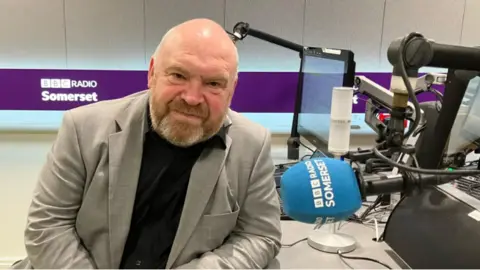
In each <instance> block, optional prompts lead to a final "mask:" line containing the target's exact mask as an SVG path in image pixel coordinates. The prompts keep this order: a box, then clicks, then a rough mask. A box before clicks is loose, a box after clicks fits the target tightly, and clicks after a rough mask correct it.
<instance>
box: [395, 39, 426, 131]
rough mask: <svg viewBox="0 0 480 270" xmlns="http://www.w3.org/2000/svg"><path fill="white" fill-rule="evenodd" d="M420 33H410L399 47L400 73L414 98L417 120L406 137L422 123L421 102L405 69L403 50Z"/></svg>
mask: <svg viewBox="0 0 480 270" xmlns="http://www.w3.org/2000/svg"><path fill="white" fill-rule="evenodd" d="M418 35H419V34H418V33H414V32H413V33H410V34H408V35H407V36H406V37H404V38H403V40H402V42H401V43H400V47H399V48H398V61H399V62H398V64H399V65H400V73H401V77H402V79H403V83H404V84H405V87H406V88H407V91H408V95H409V96H410V97H411V99H412V103H413V107H414V109H415V115H416V117H415V120H414V121H413V124H412V125H410V128H409V129H408V131H407V133H405V137H409V136H410V135H411V134H412V133H413V132H414V131H415V130H416V129H417V127H418V124H419V123H420V117H419V116H420V111H421V109H420V103H419V102H418V99H417V96H416V95H415V90H413V87H412V85H411V84H410V81H409V80H408V75H407V70H406V69H405V61H404V59H403V50H404V48H405V45H406V43H407V41H409V40H410V39H411V38H412V37H414V36H418Z"/></svg>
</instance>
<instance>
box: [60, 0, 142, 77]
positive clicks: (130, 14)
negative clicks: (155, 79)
mask: <svg viewBox="0 0 480 270" xmlns="http://www.w3.org/2000/svg"><path fill="white" fill-rule="evenodd" d="M65 21H66V29H67V57H68V58H67V65H68V68H69V69H114V70H144V69H146V68H147V65H146V64H145V57H144V56H145V25H144V21H145V20H144V1H132V0H101V1H98V0H68V1H65Z"/></svg>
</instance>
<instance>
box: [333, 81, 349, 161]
mask: <svg viewBox="0 0 480 270" xmlns="http://www.w3.org/2000/svg"><path fill="white" fill-rule="evenodd" d="M352 98H353V88H352V87H334V88H333V91H332V108H331V109H330V130H329V134H328V152H330V153H332V154H333V155H334V156H335V157H340V156H343V155H345V154H346V153H348V151H349V150H350V127H351V123H352V120H351V119H352V107H353V106H351V105H350V104H351V103H352Z"/></svg>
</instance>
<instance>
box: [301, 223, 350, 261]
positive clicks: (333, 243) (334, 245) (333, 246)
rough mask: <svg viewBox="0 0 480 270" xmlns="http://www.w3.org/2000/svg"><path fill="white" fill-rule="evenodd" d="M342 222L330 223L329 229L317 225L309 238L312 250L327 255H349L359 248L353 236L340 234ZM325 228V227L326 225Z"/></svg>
mask: <svg viewBox="0 0 480 270" xmlns="http://www.w3.org/2000/svg"><path fill="white" fill-rule="evenodd" d="M339 224H340V222H335V223H328V224H326V226H327V228H325V229H324V228H322V227H323V226H322V225H321V224H320V223H317V225H316V226H315V229H314V230H313V231H312V232H311V233H310V235H309V236H308V239H307V242H308V245H309V246H311V247H312V248H314V249H316V250H319V251H323V252H327V253H335V254H337V253H348V252H352V251H354V250H355V249H356V248H357V241H356V240H355V238H353V236H351V235H348V234H344V233H340V232H338V228H337V226H338V225H339ZM324 226H325V225H324Z"/></svg>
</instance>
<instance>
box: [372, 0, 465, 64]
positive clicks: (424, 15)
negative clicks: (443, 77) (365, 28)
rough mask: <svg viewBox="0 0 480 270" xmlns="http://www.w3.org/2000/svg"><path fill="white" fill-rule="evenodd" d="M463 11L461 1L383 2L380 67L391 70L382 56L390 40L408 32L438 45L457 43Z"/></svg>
mask: <svg viewBox="0 0 480 270" xmlns="http://www.w3.org/2000/svg"><path fill="white" fill-rule="evenodd" d="M464 9H465V0H422V1H418V0H401V1H400V0H387V2H386V7H385V20H384V27H383V36H382V53H381V64H382V67H383V68H385V70H387V71H391V70H392V67H391V65H390V64H389V63H388V60H387V57H386V56H387V49H388V46H389V45H390V43H391V42H392V41H393V40H394V39H396V38H399V37H403V36H405V35H407V34H408V33H410V32H414V31H415V32H420V33H421V34H423V35H424V36H425V37H427V38H429V39H433V40H435V41H436V42H439V43H448V44H460V35H461V32H462V22H463V13H464ZM425 70H427V69H425ZM428 70H432V69H428Z"/></svg>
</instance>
